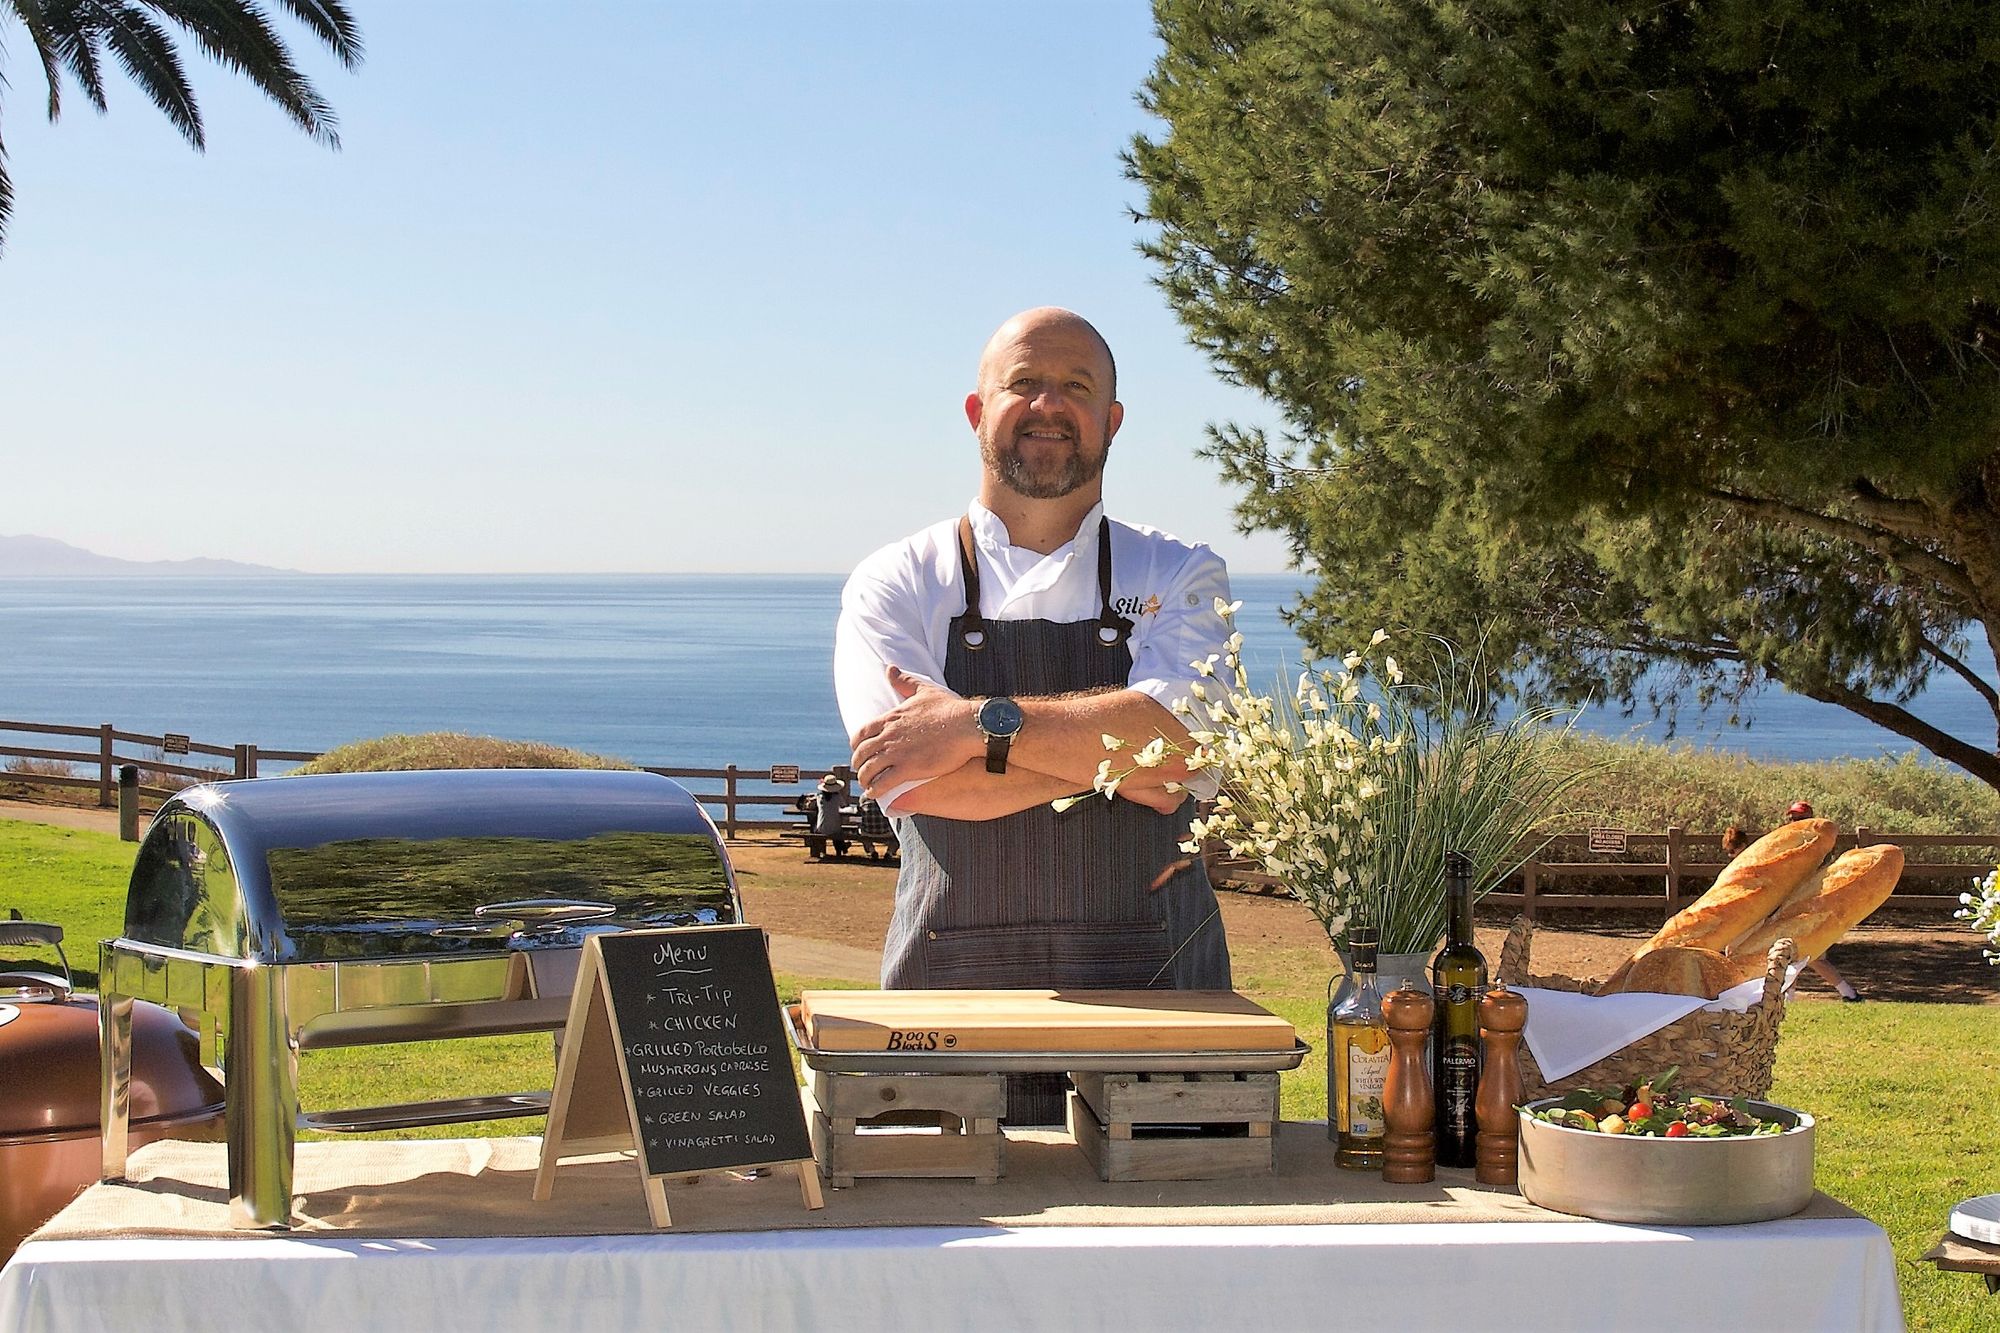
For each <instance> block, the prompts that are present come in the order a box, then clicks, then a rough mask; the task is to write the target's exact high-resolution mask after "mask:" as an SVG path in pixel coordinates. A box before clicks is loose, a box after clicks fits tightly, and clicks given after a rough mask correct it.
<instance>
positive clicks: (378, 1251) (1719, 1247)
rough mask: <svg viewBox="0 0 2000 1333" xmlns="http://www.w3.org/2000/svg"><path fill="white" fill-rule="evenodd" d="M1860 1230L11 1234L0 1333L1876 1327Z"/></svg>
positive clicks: (1873, 1262)
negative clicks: (335, 1236) (411, 1236)
mask: <svg viewBox="0 0 2000 1333" xmlns="http://www.w3.org/2000/svg"><path fill="white" fill-rule="evenodd" d="M1902 1326H1903V1325H1902V1316H1901V1312H1900V1309H1899V1305H1898V1299H1897V1292H1896V1274H1895V1267H1894V1260H1893V1258H1892V1257H1891V1254H1890V1250H1889V1242H1888V1237H1887V1236H1885V1235H1884V1234H1883V1232H1882V1230H1881V1228H1880V1227H1877V1226H1876V1225H1875V1224H1874V1223H1872V1222H1869V1221H1867V1220H1866V1219H1862V1218H1821V1219H1810V1220H1801V1219H1788V1220H1784V1221H1778V1222H1766V1223H1761V1224H1759V1225H1756V1226H1740V1227H1688V1228H1668V1227H1637V1226H1613V1225H1609V1224H1604V1223H1597V1222H1584V1221H1578V1222H1573V1223H1571V1222H1551V1223H1543V1224H1537V1225H1518V1224H1509V1223H1465V1224H1453V1225H1377V1224H1357V1225H1347V1226H1232V1227H1087V1228H1086V1227H1070V1228H1056V1227H1051V1228H1034V1229H1024V1230H1014V1231H1009V1230H1001V1229H997V1228H941V1227H925V1228H915V1227H911V1228H877V1229H867V1230H859V1229H857V1230H819V1231H770V1232H753V1233H735V1234H706V1235H673V1234H671V1233H662V1234H658V1235H651V1236H606V1237H601V1238H591V1239H562V1238H547V1239H536V1240H507V1239H500V1240H402V1241H358V1240H347V1241H341V1240H327V1239H311V1240H307V1239H288V1238H271V1239H232V1240H216V1241H206V1240H84V1241H34V1242H30V1243H29V1244H27V1245H24V1246H23V1247H22V1248H21V1250H20V1251H19V1253H17V1254H16V1255H15V1257H14V1259H13V1261H12V1262H11V1263H9V1264H8V1265H7V1267H6V1269H5V1270H4V1271H0V1329H10V1330H11V1329H20V1330H31V1331H33V1333H43V1331H44V1330H46V1331H47V1333H59V1331H61V1330H70V1329H76V1330H103V1329H117V1330H125V1329H131V1330H143V1331H144V1333H173V1331H174V1330H181V1329H186V1330H201V1331H202V1333H207V1330H211V1329H217V1328H229V1327H243V1328H250V1327H255V1328H267V1329H274V1330H284V1333H309V1331H311V1330H320V1329H326V1330H339V1331H340V1333H388V1331H389V1330H401V1329H431V1330H456V1329H464V1330H468V1331H469V1333H493V1331H494V1330H499V1329H513V1328H524V1329H536V1330H555V1331H556V1333H584V1331H585V1330H595V1329H604V1330H617V1333H637V1331H638V1330H651V1329H669V1330H672V1329H704V1330H705V1329H724V1328H745V1329H764V1330H769V1329H791V1328H802V1329H815V1330H841V1329H855V1330H866V1333H880V1331H881V1330H884V1329H917V1330H926V1331H927V1333H947V1331H948V1330H957V1329H966V1330H985V1329H996V1330H998V1329H1005V1330H1010V1331H1011V1330H1020V1329H1037V1328H1049V1329H1071V1328H1077V1329H1107V1330H1111V1329H1115V1330H1121V1331H1122V1330H1138V1331H1139V1333H1168V1331H1169V1330H1177V1329H1188V1330H1204V1331H1209V1330H1246V1331H1247V1333H1265V1331H1266V1330H1281V1329H1295V1328H1296V1329H1315V1330H1325V1329H1333V1328H1354V1329H1379V1330H1421V1329H1433V1328H1435V1329H1440V1330H1450V1331H1451V1333H1465V1331H1466V1330H1469V1329H1506V1328H1523V1329H1535V1330H1540V1331H1545V1333H1552V1331H1555V1330H1565V1329H1577V1330H1588V1331H1589V1333H1601V1331H1602V1330H1608V1329H1615V1330H1618V1333H1639V1331H1640V1330H1648V1329H1659V1330H1671V1333H1688V1331H1689V1330H1703V1331H1705V1333H1706V1331H1710V1330H1713V1331H1717V1333H1720V1331H1721V1330H1730V1329H1755V1330H1758V1333H1781V1331H1782V1330H1791V1329H1799V1330H1814V1331H1815V1333H1818V1331H1820V1330H1832V1329H1871V1330H1872V1329H1900V1328H1901V1327H1902Z"/></svg>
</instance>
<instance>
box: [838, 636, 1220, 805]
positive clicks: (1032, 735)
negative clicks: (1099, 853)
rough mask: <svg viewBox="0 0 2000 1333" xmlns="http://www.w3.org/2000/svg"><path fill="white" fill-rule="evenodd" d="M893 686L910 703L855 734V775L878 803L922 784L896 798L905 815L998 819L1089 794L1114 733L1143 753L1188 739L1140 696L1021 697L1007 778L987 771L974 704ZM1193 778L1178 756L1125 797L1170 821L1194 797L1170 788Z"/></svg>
mask: <svg viewBox="0 0 2000 1333" xmlns="http://www.w3.org/2000/svg"><path fill="white" fill-rule="evenodd" d="M889 684H890V685H891V686H893V687H894V689H895V691H896V694H897V696H898V698H900V699H901V701H902V702H900V703H898V704H897V705H896V706H895V707H894V708H892V709H890V710H889V711H888V712H887V713H884V714H883V715H882V716H880V717H878V718H876V719H875V720H873V721H872V722H869V723H867V724H866V725H864V726H863V727H862V728H861V730H860V731H858V732H856V733H855V737H854V772H855V776H856V777H857V778H859V779H860V781H861V785H862V787H863V789H864V790H865V791H867V792H868V793H869V794H870V795H871V796H877V797H878V798H879V796H880V795H881V794H882V793H884V792H887V791H891V790H893V789H894V788H896V787H899V786H902V785H903V784H905V783H910V782H918V783H922V784H923V785H922V786H919V787H916V788H914V789H913V790H910V791H907V792H905V793H904V794H903V795H902V796H900V797H899V798H897V800H896V802H895V813H897V814H925V815H940V816H943V817H944V818H947V819H997V818H999V817H1000V816H1002V815H1010V814H1013V813H1015V812H1016V811H1020V810H1026V809H1028V808H1030V807H1032V806H1036V805H1041V804H1044V803H1046V802H1048V801H1052V800H1055V799H1056V798H1057V797H1060V796H1068V795H1073V794H1075V793H1077V792H1082V791H1088V790H1090V786H1091V780H1092V779H1093V778H1095V777H1096V775H1097V769H1098V765H1099V764H1101V763H1102V762H1103V761H1104V759H1105V758H1106V757H1107V754H1108V753H1109V752H1107V751H1106V750H1105V748H1104V740H1103V738H1104V737H1105V736H1107V735H1110V736H1117V737H1119V738H1121V739H1123V740H1125V741H1127V742H1129V743H1130V744H1131V745H1132V746H1133V747H1134V748H1136V747H1137V746H1139V745H1143V744H1144V743H1146V742H1147V741H1150V740H1151V739H1153V738H1154V737H1155V736H1163V737H1165V738H1166V739H1167V741H1168V742H1169V743H1170V744H1174V745H1181V746H1185V745H1186V744H1187V740H1188V733H1187V728H1185V727H1183V726H1182V725H1181V724H1180V721H1179V720H1178V719H1177V718H1175V717H1174V715H1173V714H1172V713H1170V712H1168V711H1167V710H1166V709H1165V708H1163V707H1161V706H1160V704H1159V703H1158V701H1156V700H1155V699H1153V698H1152V697H1151V696H1150V695H1147V694H1144V693H1142V692H1140V691H1138V690H1132V689H1114V690H1104V691H1099V692H1094V693H1088V694H1061V695H1050V696H1043V697H1039V698H1035V697H1031V698H1021V697H1020V696H1018V695H1017V696H1015V702H1016V703H1018V704H1020V705H1021V712H1022V715H1023V717H1024V719H1025V720H1024V722H1023V724H1022V727H1021V731H1020V734H1019V735H1017V736H1016V737H1015V738H1014V742H1013V746H1012V749H1011V751H1010V753H1009V755H1008V758H1007V771H1006V772H1005V773H1004V774H996V773H988V772H987V771H986V741H985V738H984V737H982V736H981V735H980V734H979V728H978V727H977V725H975V723H974V721H973V713H974V708H975V705H974V703H973V701H972V700H970V699H965V698H961V697H960V696H959V695H956V694H953V693H952V692H951V691H949V690H942V689H939V688H938V687H936V686H935V685H931V684H928V683H926V682H924V681H921V680H918V679H917V678H916V677H914V676H910V675H908V674H906V673H905V672H903V671H901V670H898V669H897V668H895V667H893V666H892V667H890V668H889ZM1120 753H1121V754H1129V751H1121V752H1120ZM1112 757H1113V758H1114V761H1115V759H1116V756H1112ZM1119 766H1120V767H1123V766H1124V765H1119ZM1187 778H1188V773H1187V768H1186V765H1185V764H1183V763H1182V762H1181V761H1180V760H1179V759H1178V758H1177V757H1173V756H1170V757H1169V758H1168V759H1167V760H1166V762H1164V763H1162V764H1160V765H1159V766H1158V767H1154V768H1141V769H1137V770H1136V771H1134V772H1133V773H1132V774H1131V776H1130V777H1128V778H1127V779H1125V781H1123V782H1121V783H1120V784H1119V787H1118V796H1119V797H1121V798H1124V799H1127V800H1131V801H1136V802H1137V803H1139V804H1141V805H1144V806H1147V807H1149V808H1151V809H1154V810H1157V811H1159V812H1160V813H1162V814H1171V813H1172V812H1173V811H1174V810H1175V809H1177V808H1178V807H1179V806H1180V804H1181V802H1182V801H1184V800H1185V799H1186V795H1185V793H1184V792H1181V791H1177V790H1176V791H1169V790H1167V787H1166V784H1167V783H1170V782H1172V783H1184V782H1186V781H1187Z"/></svg>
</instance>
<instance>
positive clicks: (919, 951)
mask: <svg viewBox="0 0 2000 1333" xmlns="http://www.w3.org/2000/svg"><path fill="white" fill-rule="evenodd" d="M958 545H959V551H958V556H959V567H960V570H961V571H962V573H963V574H964V577H965V590H966V591H965V612H964V614H963V615H960V616H958V617H956V618H954V619H953V620H952V622H951V638H950V643H949V645H948V646H947V648H946V651H945V662H944V683H945V684H946V685H948V686H950V687H951V689H953V690H954V691H956V692H957V693H959V694H961V695H964V696H966V697H968V698H971V697H975V696H980V695H992V694H1005V695H1019V696H1038V695H1051V694H1071V693H1077V692H1079V691H1089V690H1108V689H1123V688H1124V687H1125V685H1126V684H1127V682H1128V679H1129V677H1130V675H1131V667H1132V654H1131V650H1130V648H1129V647H1128V646H1127V643H1126V640H1127V638H1128V637H1129V635H1130V633H1131V629H1132V622H1131V621H1129V620H1127V619H1124V618H1123V617H1121V616H1119V615H1118V614H1117V612H1116V610H1115V609H1114V608H1113V606H1112V603H1111V525H1110V521H1109V520H1105V521H1104V523H1103V524H1102V526H1100V528H1099V529H1098V534H1097V587H1098V601H1099V603H1100V610H1099V614H1098V618H1097V619H1095V620H1080V621H1075V622H1072V623H1068V624H1063V623H1059V622H1056V621H1051V620H987V619H985V618H983V617H982V616H981V615H980V613H979V563H978V561H977V560H976V559H975V558H974V555H973V548H972V525H971V524H970V523H969V522H968V521H966V520H964V519H961V520H960V521H959V533H958ZM1192 806H1193V798H1192V797H1190V798H1189V799H1188V800H1187V801H1185V802H1183V803H1182V805H1181V808H1180V809H1179V810H1178V811H1176V812H1175V813H1174V814H1172V815H1161V814H1156V813H1154V812H1153V811H1151V810H1148V809H1147V808H1146V807H1144V806H1142V805H1138V804H1136V803H1134V802H1132V801H1126V800H1106V799H1105V798H1103V797H1101V796H1092V797H1091V798H1090V799H1088V800H1085V801H1081V802H1079V803H1078V804H1076V805H1074V806H1072V807H1070V809H1069V810H1068V811H1066V812H1064V813H1062V814H1057V813H1056V812H1055V811H1054V810H1053V809H1052V808H1050V807H1049V806H1047V805H1038V806H1034V807H1032V808H1030V809H1027V810H1022V811H1020V812H1019V813H1017V814H1012V815H1007V816H1004V817H1003V818H999V819H988V820H959V819H944V818H940V817H938V816H934V815H909V816H903V817H901V818H899V819H898V820H897V826H898V827H897V832H898V834H899V836H900V837H901V839H902V846H903V867H902V873H901V874H900V875H899V876H898V877H897V880H896V908H895V913H894V915H893V917H892V918H891V920H890V923H889V936H888V940H887V943H886V944H885V945H884V948H883V958H882V984H883V986H884V987H888V988H894V989H922V988H930V987H938V988H952V987H957V988H966V989H1001V988H1015V987H1020V988H1035V989H1041V988H1051V989H1061V988H1072V989H1078V988H1081V989H1088V988H1097V989H1117V988H1142V987H1152V986H1159V987H1169V988H1173V989H1180V990H1189V989H1200V990H1227V989H1228V988H1229V985H1230V978H1229V948H1228V944H1227V942H1226V941H1225V939H1224V937H1223V930H1222V918H1221V915H1220V913H1219V911H1218V909H1217V907H1216V902H1215V892H1214V890H1213V889H1211V888H1210V887H1209V883H1208V876H1207V874H1206V873H1205V872H1204V870H1203V869H1202V864H1201V858H1200V857H1197V856H1189V855H1188V854H1187V853H1185V852H1183V851H1181V849H1180V842H1181V839H1183V838H1185V837H1186V836H1187V827H1188V821H1189V819H1190V818H1191V817H1192V816H1193V813H1194V811H1193V809H1192ZM1063 1087H1064V1083H1063V1078H1062V1076H1061V1075H1060V1074H1057V1075H1050V1076H1042V1075H1026V1076H1021V1077H1017V1078H1015V1079H1010V1080H1009V1087H1008V1114H1007V1118H1008V1120H1009V1122H1010V1123H1013V1124H1052V1123H1058V1122H1060V1121H1061V1120H1062V1095H1063Z"/></svg>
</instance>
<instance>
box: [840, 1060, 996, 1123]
mask: <svg viewBox="0 0 2000 1333" xmlns="http://www.w3.org/2000/svg"><path fill="white" fill-rule="evenodd" d="M805 1074H806V1091H807V1092H809V1093H810V1094H811V1095H812V1100H813V1102H814V1104H816V1105H817V1106H818V1107H819V1109H820V1110H821V1111H824V1112H825V1113H826V1114H827V1116H829V1117H830V1118H834V1119H840V1118H847V1119H853V1120H872V1119H875V1118H876V1117H878V1116H885V1115H889V1114H891V1113H894V1112H899V1111H945V1112H949V1113H951V1114H952V1115H955V1116H957V1117H959V1118H960V1119H961V1120H987V1119H998V1118H999V1117H1000V1116H1003V1115H1005V1114H1006V1113H1007V1080H1006V1078H1005V1077H1004V1076H1002V1075H1000V1074H829V1073H826V1072H824V1071H822V1070H818V1069H814V1068H813V1067H812V1066H811V1065H807V1066H806V1071H805Z"/></svg>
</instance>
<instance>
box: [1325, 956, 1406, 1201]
mask: <svg viewBox="0 0 2000 1333" xmlns="http://www.w3.org/2000/svg"><path fill="white" fill-rule="evenodd" d="M1347 944H1348V949H1349V951H1350V953H1351V954H1352V955H1353V961H1354V975H1353V977H1352V978H1351V980H1352V981H1353V983H1354V993H1353V994H1351V995H1349V996H1348V997H1347V998H1346V999H1345V1000H1342V1001H1341V1002H1340V1004H1339V1005H1338V1006H1336V1007H1335V1009H1334V1011H1333V1013H1332V1014H1331V1015H1329V1017H1328V1020H1327V1023H1328V1026H1329V1027H1330V1028H1331V1029H1332V1031H1331V1032H1330V1033H1329V1034H1328V1035H1329V1036H1330V1037H1331V1038H1332V1040H1331V1041H1330V1042H1328V1043H1327V1047H1328V1054H1329V1057H1330V1064H1331V1066H1332V1070H1333V1086H1334V1098H1333V1124H1332V1129H1333V1131H1334V1139H1335V1141H1336V1142H1337V1143H1338V1144H1339V1147H1338V1148H1336V1149H1335V1150H1334V1155H1333V1160H1334V1164H1335V1165H1336V1166H1344V1167H1346V1168H1348V1169H1349V1170H1352V1171H1380V1170H1381V1169H1382V1145H1383V1136H1384V1135H1385V1134H1386V1133H1387V1132H1388V1126H1387V1124H1386V1123H1385V1122H1384V1120H1383V1117H1382V1082H1383V1079H1384V1078H1385V1077H1386V1076H1387V1075H1388V1072H1389V1056H1390V1054H1391V1052H1390V1050H1389V1026H1388V1024H1386V1023H1384V1022H1383V1021H1382V992H1381V989H1380V988H1379V986H1378V985H1377V983H1376V979H1375V950H1376V948H1377V936H1376V932H1375V929H1374V927H1372V926H1356V927H1355V928H1354V929H1353V930H1351V931H1349V932H1348V934H1347Z"/></svg>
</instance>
